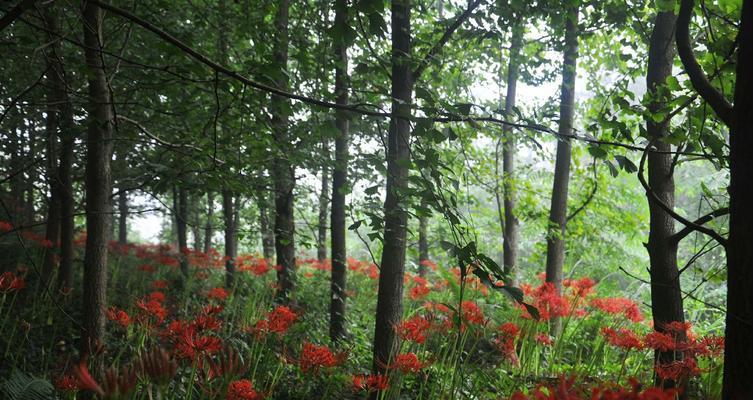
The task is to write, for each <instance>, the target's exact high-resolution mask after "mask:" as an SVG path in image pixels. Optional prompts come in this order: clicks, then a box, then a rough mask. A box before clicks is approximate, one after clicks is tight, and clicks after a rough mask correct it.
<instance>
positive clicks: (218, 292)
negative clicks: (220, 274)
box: [207, 287, 227, 301]
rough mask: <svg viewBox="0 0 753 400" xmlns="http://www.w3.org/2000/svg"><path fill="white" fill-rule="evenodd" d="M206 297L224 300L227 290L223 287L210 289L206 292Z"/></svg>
mask: <svg viewBox="0 0 753 400" xmlns="http://www.w3.org/2000/svg"><path fill="white" fill-rule="evenodd" d="M207 298H209V299H214V300H220V301H222V300H225V299H226V298H227V290H225V288H223V287H216V288H214V289H210V290H209V292H207Z"/></svg>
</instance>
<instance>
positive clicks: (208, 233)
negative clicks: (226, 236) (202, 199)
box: [204, 192, 214, 254]
mask: <svg viewBox="0 0 753 400" xmlns="http://www.w3.org/2000/svg"><path fill="white" fill-rule="evenodd" d="M213 217H214V192H207V223H206V225H204V253H207V254H209V250H211V249H212V236H213V235H214V229H213V224H214V220H213Z"/></svg>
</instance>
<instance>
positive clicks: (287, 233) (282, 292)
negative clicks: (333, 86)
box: [270, 0, 295, 301]
mask: <svg viewBox="0 0 753 400" xmlns="http://www.w3.org/2000/svg"><path fill="white" fill-rule="evenodd" d="M289 8H290V3H289V1H288V0H282V1H280V2H278V3H277V12H276V13H275V20H274V21H275V30H276V36H275V42H274V50H273V56H272V59H273V61H274V64H275V66H276V67H277V68H278V72H277V74H276V76H275V78H276V79H275V86H276V87H277V88H278V89H280V90H284V91H287V90H288V77H287V72H288V41H289V38H288V12H289ZM270 111H271V113H272V135H273V137H274V143H275V145H276V149H275V151H276V154H275V155H274V159H273V162H272V163H273V165H272V180H273V183H274V191H275V227H274V231H275V247H276V251H277V265H279V266H280V268H279V269H278V270H277V280H278V284H279V287H278V298H279V299H280V300H282V301H287V300H288V296H289V295H290V292H291V291H292V290H293V288H294V286H295V219H294V214H293V213H294V200H295V198H294V195H293V190H294V188H295V168H293V166H292V164H291V162H290V160H289V158H288V157H289V154H288V153H287V152H286V149H289V148H290V134H289V132H288V129H289V127H288V115H289V114H290V104H289V100H288V99H285V98H282V97H280V96H273V97H272V102H271V104H270Z"/></svg>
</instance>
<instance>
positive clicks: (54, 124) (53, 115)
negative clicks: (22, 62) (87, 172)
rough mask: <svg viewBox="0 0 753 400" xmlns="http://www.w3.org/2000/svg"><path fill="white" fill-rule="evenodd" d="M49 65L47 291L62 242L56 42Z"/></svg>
mask: <svg viewBox="0 0 753 400" xmlns="http://www.w3.org/2000/svg"><path fill="white" fill-rule="evenodd" d="M53 10H54V9H53V7H47V9H45V11H44V14H43V20H44V21H43V22H44V25H45V27H46V28H47V29H48V30H49V32H51V33H50V34H49V35H48V39H52V38H50V37H49V36H52V32H57V30H58V28H57V14H56V13H54V11H53ZM45 56H46V57H45V58H46V63H47V66H48V71H49V72H48V78H47V81H48V84H49V88H48V90H49V92H48V93H47V96H46V97H47V102H48V103H49V106H48V109H47V127H46V129H47V131H46V134H47V180H48V182H49V184H50V198H49V199H48V202H47V226H46V231H45V238H46V239H47V240H49V241H50V243H52V247H50V248H48V249H45V252H44V257H43V259H42V281H41V287H43V288H45V289H46V288H47V287H48V286H49V283H50V281H51V280H52V276H53V275H54V273H55V267H56V264H57V254H56V253H55V249H56V248H57V244H58V240H59V239H60V213H61V209H60V190H61V188H60V174H59V170H58V137H59V133H58V130H59V128H60V107H61V104H62V103H63V101H64V100H65V86H64V79H63V71H62V65H61V63H60V62H59V57H60V45H59V43H58V42H57V41H53V42H52V44H51V45H50V47H49V48H48V49H47V51H46V52H45Z"/></svg>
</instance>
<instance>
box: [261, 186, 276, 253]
mask: <svg viewBox="0 0 753 400" xmlns="http://www.w3.org/2000/svg"><path fill="white" fill-rule="evenodd" d="M259 225H260V228H261V247H262V253H263V254H264V258H265V259H267V261H272V260H274V258H275V233H274V226H271V224H270V219H269V203H268V196H267V193H266V192H261V195H260V197H259Z"/></svg>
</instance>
